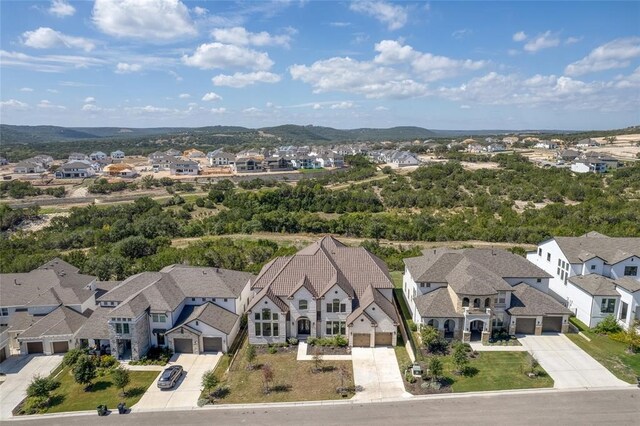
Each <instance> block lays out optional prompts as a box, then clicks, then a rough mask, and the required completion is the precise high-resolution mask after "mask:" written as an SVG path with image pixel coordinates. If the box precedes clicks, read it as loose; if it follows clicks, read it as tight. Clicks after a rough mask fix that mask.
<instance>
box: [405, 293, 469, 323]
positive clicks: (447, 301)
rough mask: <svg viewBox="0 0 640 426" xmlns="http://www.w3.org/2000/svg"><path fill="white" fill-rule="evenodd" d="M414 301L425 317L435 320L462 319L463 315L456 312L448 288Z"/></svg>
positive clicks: (423, 295) (421, 314)
mask: <svg viewBox="0 0 640 426" xmlns="http://www.w3.org/2000/svg"><path fill="white" fill-rule="evenodd" d="M413 301H414V302H415V304H416V308H417V310H418V312H419V313H420V316H423V317H433V318H462V316H463V315H462V314H460V313H458V312H456V309H455V307H454V305H453V301H452V300H451V295H450V294H449V290H447V288H446V287H440V288H437V289H435V290H432V291H430V292H429V293H426V294H422V295H420V296H416V297H415V298H414V299H413Z"/></svg>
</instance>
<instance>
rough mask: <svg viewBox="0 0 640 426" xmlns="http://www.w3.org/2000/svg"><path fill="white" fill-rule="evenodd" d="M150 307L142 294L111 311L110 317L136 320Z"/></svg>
mask: <svg viewBox="0 0 640 426" xmlns="http://www.w3.org/2000/svg"><path fill="white" fill-rule="evenodd" d="M150 307H151V304H150V303H149V301H148V300H147V298H146V297H145V295H144V293H138V294H136V295H134V296H131V297H130V298H128V299H127V300H125V301H124V302H122V303H120V304H119V305H118V306H117V307H115V308H114V309H113V310H112V311H111V317H112V318H114V317H124V318H131V319H133V318H137V317H138V316H139V315H140V314H142V313H143V312H144V311H145V310H147V309H149V308H150Z"/></svg>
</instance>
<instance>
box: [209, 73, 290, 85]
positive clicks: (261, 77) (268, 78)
mask: <svg viewBox="0 0 640 426" xmlns="http://www.w3.org/2000/svg"><path fill="white" fill-rule="evenodd" d="M211 81H212V82H213V84H214V85H216V86H228V87H234V88H241V87H246V86H250V85H252V84H255V83H277V82H279V81H280V76H279V75H278V74H274V73H271V72H268V71H256V72H250V73H241V72H237V73H235V74H233V75H226V74H220V75H217V76H215V77H213V78H212V79H211Z"/></svg>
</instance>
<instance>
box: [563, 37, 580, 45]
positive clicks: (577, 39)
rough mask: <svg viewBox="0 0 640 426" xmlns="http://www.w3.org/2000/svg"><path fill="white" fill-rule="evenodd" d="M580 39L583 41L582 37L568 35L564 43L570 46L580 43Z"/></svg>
mask: <svg viewBox="0 0 640 426" xmlns="http://www.w3.org/2000/svg"><path fill="white" fill-rule="evenodd" d="M580 41H582V37H568V38H567V39H566V40H565V41H564V44H565V45H567V46H569V45H572V44H576V43H579V42H580Z"/></svg>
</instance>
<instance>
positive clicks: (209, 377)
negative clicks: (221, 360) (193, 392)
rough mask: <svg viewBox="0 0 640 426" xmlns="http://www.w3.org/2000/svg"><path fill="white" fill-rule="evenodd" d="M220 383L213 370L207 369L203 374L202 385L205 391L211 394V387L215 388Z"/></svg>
mask: <svg viewBox="0 0 640 426" xmlns="http://www.w3.org/2000/svg"><path fill="white" fill-rule="evenodd" d="M217 385H218V378H217V377H216V375H215V373H214V371H213V370H208V371H205V372H204V374H203V375H202V387H203V388H204V390H205V392H206V393H207V394H209V392H211V389H213V388H215V387H216V386H217Z"/></svg>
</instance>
